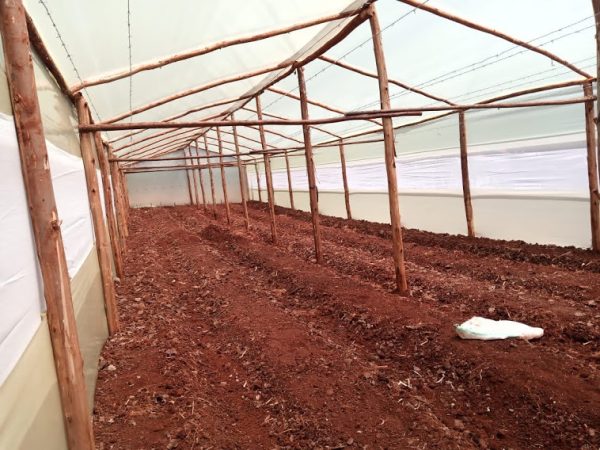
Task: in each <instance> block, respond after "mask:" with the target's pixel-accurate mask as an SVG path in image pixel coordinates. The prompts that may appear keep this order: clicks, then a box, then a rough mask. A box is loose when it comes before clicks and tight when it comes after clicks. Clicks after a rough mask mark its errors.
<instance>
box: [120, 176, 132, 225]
mask: <svg viewBox="0 0 600 450" xmlns="http://www.w3.org/2000/svg"><path fill="white" fill-rule="evenodd" d="M119 174H120V176H121V187H122V188H123V200H124V203H125V214H127V223H129V210H130V209H131V203H130V202H129V187H128V186H127V177H126V176H125V174H124V173H123V169H121V168H119Z"/></svg>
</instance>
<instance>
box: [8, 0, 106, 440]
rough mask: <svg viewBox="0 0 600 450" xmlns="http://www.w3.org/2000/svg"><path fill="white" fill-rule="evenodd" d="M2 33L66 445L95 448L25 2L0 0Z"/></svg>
mask: <svg viewBox="0 0 600 450" xmlns="http://www.w3.org/2000/svg"><path fill="white" fill-rule="evenodd" d="M0 32H1V34H2V46H3V48H4V58H5V71H6V76H7V79H8V86H9V90H10V100H11V104H12V109H13V115H14V122H15V127H16V130H17V140H18V144H19V155H20V158H21V170H22V172H23V182H24V185H25V193H26V195H27V202H28V204H29V215H30V217H31V225H32V229H33V237H34V241H35V246H36V251H37V257H38V262H39V268H40V273H41V275H42V282H43V283H42V284H43V289H44V299H45V300H46V314H47V318H48V328H49V331H50V340H51V342H52V351H53V355H54V363H55V364H54V365H55V368H56V377H57V380H58V389H59V392H60V399H61V407H62V414H63V422H64V426H65V432H66V435H67V444H68V447H69V449H70V450H79V449H82V450H94V448H95V446H94V436H93V432H92V420H91V416H90V413H89V409H88V405H87V397H86V386H85V378H84V375H83V359H82V357H81V350H80V347H79V339H78V337H77V324H76V322H75V313H74V311H73V299H72V295H71V283H70V280H69V273H68V271H67V261H66V257H65V251H64V245H63V240H62V234H61V230H60V219H59V217H58V212H57V210H56V200H55V197H54V187H53V185H52V178H51V175H50V166H49V164H48V150H47V148H46V141H45V138H44V130H43V126H42V117H41V113H40V106H39V101H38V98H37V91H36V86H35V77H34V72H33V64H32V61H31V49H30V45H29V39H28V34H27V24H26V19H25V9H24V8H23V5H22V3H21V1H19V0H1V1H0Z"/></svg>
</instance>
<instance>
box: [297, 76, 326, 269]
mask: <svg viewBox="0 0 600 450" xmlns="http://www.w3.org/2000/svg"><path fill="white" fill-rule="evenodd" d="M297 72H298V86H299V88H300V110H301V111H302V119H303V120H308V119H309V116H308V102H307V99H306V82H305V81H304V68H302V67H298V69H297ZM302 132H303V134H304V155H305V157H306V172H307V174H308V192H309V196H310V213H311V216H312V224H313V237H314V240H315V258H316V260H317V263H320V262H321V256H322V252H321V228H320V226H319V198H318V194H317V177H316V175H315V161H314V159H313V151H312V142H311V137H310V126H309V125H302Z"/></svg>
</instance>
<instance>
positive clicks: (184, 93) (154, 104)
mask: <svg viewBox="0 0 600 450" xmlns="http://www.w3.org/2000/svg"><path fill="white" fill-rule="evenodd" d="M292 64H293V63H292V62H289V61H284V62H282V63H279V64H275V65H274V66H269V67H264V68H262V69H257V70H252V71H250V72H245V73H241V74H237V75H233V76H230V77H226V78H221V79H219V80H215V81H211V82H210V83H206V84H203V85H201V86H198V87H195V88H192V89H186V90H185V91H181V92H177V93H176V94H172V95H169V96H167V97H164V98H161V99H160V100H156V101H154V102H151V103H148V104H146V105H143V106H140V107H138V108H135V109H132V110H131V111H128V112H126V113H123V114H119V115H118V116H115V117H112V118H110V119H108V120H105V121H104V122H103V123H105V124H109V123H114V122H117V121H119V120H122V119H125V118H127V117H131V116H135V115H136V114H139V113H142V112H144V111H148V110H150V109H153V108H156V107H158V106H162V105H165V104H167V103H170V102H172V101H175V100H179V99H180V98H184V97H189V96H190V95H194V94H198V93H200V92H204V91H207V90H209V89H213V88H216V87H218V86H222V85H224V84H229V83H235V82H236V81H243V80H247V79H248V78H253V77H257V76H259V75H265V74H267V73H271V72H275V71H277V70H280V69H285V68H286V67H289V66H291V65H292ZM149 128H150V127H149Z"/></svg>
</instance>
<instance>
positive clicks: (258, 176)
mask: <svg viewBox="0 0 600 450" xmlns="http://www.w3.org/2000/svg"><path fill="white" fill-rule="evenodd" d="M254 172H255V173H256V186H257V189H258V201H259V202H262V194H261V193H260V174H259V173H258V163H257V162H255V163H254Z"/></svg>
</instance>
